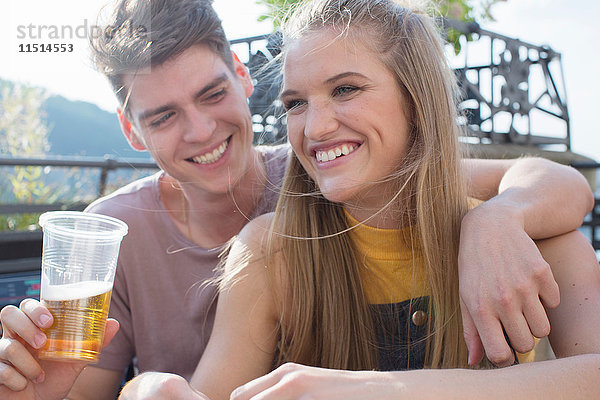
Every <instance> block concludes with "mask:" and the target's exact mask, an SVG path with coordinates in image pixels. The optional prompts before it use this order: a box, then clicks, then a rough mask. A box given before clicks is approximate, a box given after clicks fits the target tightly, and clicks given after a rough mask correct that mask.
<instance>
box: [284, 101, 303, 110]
mask: <svg viewBox="0 0 600 400" xmlns="http://www.w3.org/2000/svg"><path fill="white" fill-rule="evenodd" d="M305 103H306V102H305V101H304V100H287V101H284V102H283V107H284V108H285V110H286V111H288V112H289V111H293V110H295V109H297V108H299V107H301V106H303V105H304V104H305Z"/></svg>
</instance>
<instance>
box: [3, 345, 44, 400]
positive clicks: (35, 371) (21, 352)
mask: <svg viewBox="0 0 600 400" xmlns="http://www.w3.org/2000/svg"><path fill="white" fill-rule="evenodd" d="M0 358H1V359H2V360H3V361H4V362H3V363H0V367H1V368H2V374H3V376H2V379H0V383H1V384H4V385H6V386H9V384H10V385H17V386H18V385H20V384H21V383H22V379H19V378H18V377H17V376H16V375H20V376H21V377H23V379H29V380H30V381H32V382H36V383H37V382H41V381H42V380H43V379H44V372H43V370H42V368H41V367H40V364H38V362H37V360H36V359H35V358H34V357H33V355H32V354H31V353H30V352H29V350H27V349H26V348H25V346H24V345H23V343H21V342H19V341H18V340H16V339H10V338H3V339H1V340H0ZM8 364H10V365H8ZM4 374H6V375H4ZM5 380H6V382H5ZM7 382H9V383H7ZM20 390H22V389H20Z"/></svg>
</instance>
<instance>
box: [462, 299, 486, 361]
mask: <svg viewBox="0 0 600 400" xmlns="http://www.w3.org/2000/svg"><path fill="white" fill-rule="evenodd" d="M460 310H461V315H462V321H463V336H464V338H465V342H466V343H467V350H468V352H469V359H468V360H469V361H468V362H469V365H475V364H479V363H480V362H481V360H483V356H484V350H483V343H482V342H481V338H480V337H479V332H478V331H477V328H476V327H475V322H474V321H473V318H472V317H471V314H470V313H469V310H468V309H467V306H466V305H465V304H464V303H463V301H462V299H461V300H460Z"/></svg>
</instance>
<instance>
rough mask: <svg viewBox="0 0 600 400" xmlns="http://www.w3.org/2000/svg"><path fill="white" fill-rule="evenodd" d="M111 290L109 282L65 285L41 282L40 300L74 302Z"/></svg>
mask: <svg viewBox="0 0 600 400" xmlns="http://www.w3.org/2000/svg"><path fill="white" fill-rule="evenodd" d="M110 290H112V283H111V282H98V281H86V282H77V283H69V284H66V285H49V284H48V283H47V282H43V284H42V291H41V296H40V297H41V299H43V300H46V301H61V300H76V299H84V298H86V297H93V296H98V295H99V294H103V293H106V292H108V291H110Z"/></svg>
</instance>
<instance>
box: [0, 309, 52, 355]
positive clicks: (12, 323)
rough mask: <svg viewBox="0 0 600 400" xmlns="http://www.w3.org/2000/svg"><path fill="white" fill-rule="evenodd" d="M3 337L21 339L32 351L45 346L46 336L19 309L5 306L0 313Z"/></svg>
mask: <svg viewBox="0 0 600 400" xmlns="http://www.w3.org/2000/svg"><path fill="white" fill-rule="evenodd" d="M0 319H1V320H2V328H3V330H4V332H3V336H4V337H5V338H12V339H18V338H20V339H22V340H23V341H24V342H25V343H27V344H29V345H30V346H31V347H33V348H34V349H39V348H41V347H43V346H44V344H46V334H44V332H42V331H41V330H40V328H38V327H37V326H36V325H35V323H34V322H33V321H32V320H31V319H30V318H29V317H28V316H27V315H26V314H25V313H24V312H23V311H22V310H20V309H18V308H16V307H14V306H6V307H4V308H3V309H2V311H0Z"/></svg>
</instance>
